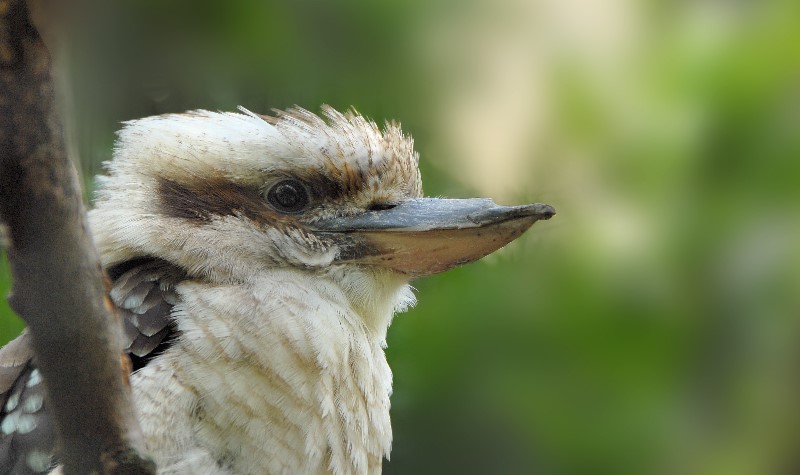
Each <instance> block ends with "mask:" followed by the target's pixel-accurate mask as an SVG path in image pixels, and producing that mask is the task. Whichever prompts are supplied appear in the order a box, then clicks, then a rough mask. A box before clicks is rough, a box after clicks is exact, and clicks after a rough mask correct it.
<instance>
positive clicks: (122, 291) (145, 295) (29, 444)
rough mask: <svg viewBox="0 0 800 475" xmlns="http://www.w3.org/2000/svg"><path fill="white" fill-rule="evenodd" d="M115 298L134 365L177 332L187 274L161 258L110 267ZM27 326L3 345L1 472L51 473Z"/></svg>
mask: <svg viewBox="0 0 800 475" xmlns="http://www.w3.org/2000/svg"><path fill="white" fill-rule="evenodd" d="M108 273H109V275H110V276H111V279H112V280H113V282H114V284H113V285H112V289H111V300H112V301H113V302H114V303H115V304H116V306H117V308H118V309H119V312H120V314H121V317H122V322H123V335H124V340H125V341H124V345H125V348H126V351H128V352H129V353H130V355H131V359H132V360H133V363H134V369H139V368H141V367H143V366H144V365H146V364H147V362H148V361H149V360H150V359H152V358H154V357H155V356H157V355H158V354H160V353H161V352H162V351H163V350H164V349H166V347H168V345H169V343H170V341H171V340H172V338H173V337H174V336H175V331H174V326H173V324H172V320H171V312H172V307H173V306H174V305H175V304H176V303H177V301H178V295H177V294H176V293H175V285H176V284H177V283H178V282H179V281H181V280H182V279H184V278H185V274H184V273H183V272H182V271H180V270H179V269H178V268H176V267H174V266H172V265H171V264H169V263H167V262H165V261H161V260H157V259H137V260H135V261H130V262H127V263H124V264H121V265H118V266H114V267H113V268H111V269H109V271H108ZM33 356H34V355H33V351H32V349H31V346H30V334H29V333H28V332H27V331H25V332H23V333H22V334H21V335H20V336H19V337H17V338H16V339H15V340H13V341H12V342H10V343H8V344H7V345H6V346H4V347H3V348H0V474H5V473H13V474H21V475H27V474H42V473H48V472H49V471H50V469H51V468H52V467H54V466H55V465H56V463H57V461H56V460H55V459H54V457H53V456H52V454H53V453H54V451H55V450H54V449H55V442H56V439H55V433H54V429H53V425H52V420H51V418H50V417H49V413H48V410H47V402H46V401H45V400H44V387H43V385H42V384H41V379H42V378H41V375H40V373H39V371H38V370H37V369H36V365H35V362H34V361H33Z"/></svg>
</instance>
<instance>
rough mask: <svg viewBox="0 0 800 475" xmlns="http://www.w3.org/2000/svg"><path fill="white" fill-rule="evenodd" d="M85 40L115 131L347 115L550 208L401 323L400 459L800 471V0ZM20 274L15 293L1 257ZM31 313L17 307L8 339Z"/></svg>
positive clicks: (104, 118) (547, 3)
mask: <svg viewBox="0 0 800 475" xmlns="http://www.w3.org/2000/svg"><path fill="white" fill-rule="evenodd" d="M83 15H84V16H85V21H84V22H83V24H82V26H81V28H79V29H78V30H77V31H76V32H75V33H74V34H73V36H74V38H73V43H72V44H71V46H69V47H66V46H64V45H62V47H63V48H64V50H65V51H66V52H67V57H68V58H69V61H67V64H68V70H69V74H68V76H69V77H70V78H71V87H72V89H73V96H72V97H73V99H72V102H71V107H72V110H73V113H74V116H75V120H74V131H73V135H74V137H75V149H76V150H77V151H78V152H79V153H78V155H79V160H80V164H79V166H80V169H81V171H82V174H83V176H84V178H85V185H86V188H87V190H88V192H89V193H90V190H91V189H92V179H91V177H92V176H94V175H95V174H97V173H100V172H102V169H101V167H100V163H101V162H102V161H103V160H105V159H107V158H108V157H109V153H110V150H111V147H112V142H113V138H114V135H113V132H114V130H115V129H117V128H118V127H119V123H120V121H123V120H127V119H133V118H137V117H142V116H146V115H151V114H158V113H164V112H176V111H183V110H187V109H194V108H207V109H222V110H232V109H233V108H235V107H236V106H237V105H238V104H242V105H244V106H246V107H247V108H249V109H251V110H253V111H258V112H268V111H269V110H270V109H271V108H273V107H275V108H285V107H288V106H291V105H293V104H299V105H302V106H304V107H307V108H310V109H312V110H318V107H319V105H320V104H322V103H329V104H332V105H334V106H335V107H337V108H347V107H349V106H351V105H352V106H355V107H356V108H357V109H358V110H359V111H360V112H362V113H364V114H366V115H368V116H370V117H372V118H374V119H375V120H376V121H378V122H383V121H384V120H387V119H398V120H399V121H401V122H402V123H403V125H404V128H405V129H406V130H407V131H408V132H409V133H411V134H412V135H413V136H414V137H415V139H416V144H417V148H418V150H419V152H420V154H421V157H422V165H421V166H422V170H423V176H424V181H425V186H426V191H427V193H428V194H429V195H446V196H451V197H468V196H490V197H493V198H495V200H496V201H499V202H503V203H508V204H514V203H523V202H533V201H539V202H546V203H550V204H552V205H554V206H555V207H556V208H557V210H558V215H557V216H556V217H555V218H553V219H552V220H551V221H549V222H543V223H539V224H537V225H535V226H534V228H533V229H532V230H531V231H530V232H529V233H528V234H526V235H525V236H524V237H523V238H522V239H520V240H519V241H517V242H515V243H513V244H511V245H509V246H508V247H507V248H505V249H504V250H502V251H501V252H499V253H497V254H496V255H494V256H491V257H490V258H487V259H484V260H483V261H481V262H479V263H476V264H472V265H469V266H467V267H464V268H461V269H457V270H454V271H451V272H449V273H447V274H444V275H440V276H435V277H431V278H428V279H425V280H422V281H419V282H417V283H416V284H415V286H416V288H417V289H418V292H417V295H418V297H419V304H418V305H417V307H416V308H415V309H413V310H411V311H410V312H408V313H407V314H403V315H400V316H398V317H397V318H396V319H395V322H394V324H393V326H392V328H391V330H390V335H389V349H388V356H389V359H390V363H391V365H392V368H393V370H394V377H395V392H394V395H393V399H392V417H393V421H394V430H395V443H394V451H393V454H392V459H391V462H387V463H386V465H385V472H386V473H390V474H397V473H399V474H444V473H464V474H466V473H475V474H490V473H491V474H495V473H496V474H501V473H508V474H557V475H558V474H619V475H622V474H631V475H634V474H637V475H638V474H656V475H658V474H710V475H717V474H719V475H723V474H724V475H740V474H741V475H746V474H747V475H750V474H752V475H763V474H787V475H788V474H794V473H799V472H800V410H799V409H800V3H798V2H797V1H795V0H785V1H782V0H765V1H744V0H694V1H670V0H649V1H635V0H606V1H603V2H597V1H593V0H389V1H383V2H370V1H367V0H340V1H338V2H321V1H320V2H318V1H310V0H295V1H293V2H265V1H244V0H234V1H227V2H211V1H196V0H195V1H189V0H177V1H171V2H160V1H156V0H138V1H133V0H125V1H117V2H107V4H101V5H95V6H93V7H91V8H90V9H89V10H87V11H86V12H85V13H84V14H83ZM2 264H3V265H2V268H0V292H1V293H2V294H6V293H7V291H8V288H9V287H10V282H9V275H8V268H7V264H6V262H5V260H3V262H2ZM20 328H21V324H20V323H19V320H17V319H16V317H15V316H13V315H12V313H11V312H10V310H9V309H8V307H7V305H6V303H5V302H4V301H3V302H0V342H2V341H6V340H8V339H11V338H13V337H14V336H15V335H16V334H17V333H18V332H19V330H20Z"/></svg>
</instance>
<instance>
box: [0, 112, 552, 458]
mask: <svg viewBox="0 0 800 475" xmlns="http://www.w3.org/2000/svg"><path fill="white" fill-rule="evenodd" d="M323 112H324V113H323V114H322V117H320V116H317V115H315V114H313V113H311V112H308V111H306V110H303V109H300V108H294V109H290V110H288V111H285V112H278V113H276V115H275V116H261V115H257V114H253V113H251V112H249V111H247V110H245V109H241V113H217V112H207V111H195V112H188V113H185V114H171V115H163V116H157V117H150V118H145V119H141V120H136V121H133V122H129V123H128V124H127V125H126V126H125V127H124V128H123V130H122V131H121V132H120V133H119V138H118V142H117V144H116V149H115V152H114V156H113V159H112V160H111V161H110V162H108V163H107V171H108V175H107V176H104V177H100V178H99V179H98V191H97V194H96V201H95V208H94V209H93V210H92V211H90V213H89V216H90V222H91V230H92V233H93V235H94V239H95V241H96V244H97V247H98V249H99V251H100V253H101V256H102V264H103V266H104V268H105V269H106V271H107V272H108V275H109V276H110V278H111V280H112V281H113V287H112V290H111V298H112V300H113V301H114V303H115V304H116V305H117V306H118V308H119V310H120V313H121V315H122V317H123V318H122V320H123V323H124V328H123V330H124V335H125V345H126V348H127V352H128V353H129V354H130V356H131V359H132V361H133V366H134V370H135V371H134V372H133V374H132V375H131V377H130V382H131V386H132V391H133V401H134V404H135V406H136V413H137V416H138V418H139V421H140V423H141V426H142V430H143V432H144V435H145V440H146V448H147V451H148V453H149V455H150V456H151V457H153V459H154V460H155V461H156V463H157V465H158V467H159V473H161V474H273V473H275V474H277V473H283V474H301V473H303V474H306V473H333V474H364V473H379V472H380V471H381V464H382V460H383V458H384V457H388V455H389V451H390V446H391V442H392V429H391V425H390V421H389V396H390V393H391V389H392V374H391V371H390V370H389V366H388V365H387V362H386V357H385V355H384V348H385V346H386V332H387V329H388V326H389V324H390V322H391V320H392V316H393V315H394V314H395V313H396V312H401V311H403V310H405V309H406V308H408V307H409V306H410V305H413V303H414V295H413V294H412V292H411V288H410V286H409V281H411V280H413V279H416V278H419V277H423V276H426V275H430V274H434V273H437V272H442V271H445V270H448V269H451V268H453V267H456V266H459V265H461V264H465V263H468V262H471V261H474V260H476V259H478V258H480V257H482V256H485V255H486V254H489V253H490V252H492V251H494V250H496V249H498V248H500V247H502V246H504V245H505V244H507V243H508V242H510V241H511V240H513V239H515V238H516V237H518V236H519V235H520V234H521V233H522V232H524V231H525V230H526V229H528V228H529V227H530V226H531V225H532V224H533V223H534V222H535V221H537V220H539V219H548V218H550V217H551V216H552V215H553V214H554V213H555V211H554V210H553V208H552V207H550V206H547V205H542V204H531V205H524V206H512V207H505V206H498V205H496V204H494V203H493V202H492V201H491V200H488V199H465V200H449V199H438V198H422V182H421V179H420V172H419V168H418V155H417V153H416V152H415V151H414V148H413V142H412V140H411V138H410V137H408V136H407V135H404V134H403V132H402V131H401V130H400V128H399V126H398V125H396V124H391V123H390V124H387V125H386V126H385V127H384V128H383V129H381V128H379V127H378V126H376V124H375V123H374V122H372V121H369V120H367V119H365V118H364V117H362V116H360V115H358V114H357V113H355V112H352V113H347V114H342V113H339V112H337V111H335V110H334V109H332V108H329V107H325V108H324V109H323ZM27 339H28V334H26V333H23V335H22V336H20V337H19V338H17V340H14V341H13V342H11V343H9V345H7V346H6V347H5V348H4V349H3V350H2V351H0V417H1V418H2V419H1V420H0V473H15V474H16V473H47V472H48V471H49V470H50V469H52V468H53V467H54V466H56V465H57V463H58V460H57V455H53V452H54V447H55V438H54V435H53V428H52V423H51V422H50V421H49V418H48V414H47V413H48V408H47V402H46V401H45V400H44V397H43V394H44V393H43V389H42V378H41V375H40V373H39V371H38V370H37V369H36V366H35V360H32V353H31V350H30V349H29V347H28V341H27ZM45 384H46V382H45Z"/></svg>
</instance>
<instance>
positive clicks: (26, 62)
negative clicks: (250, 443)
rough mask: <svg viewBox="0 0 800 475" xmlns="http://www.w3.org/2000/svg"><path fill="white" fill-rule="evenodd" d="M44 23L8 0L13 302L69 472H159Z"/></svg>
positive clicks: (1, 9) (3, 200)
mask: <svg viewBox="0 0 800 475" xmlns="http://www.w3.org/2000/svg"><path fill="white" fill-rule="evenodd" d="M37 6H39V8H37V16H38V15H39V14H40V13H41V5H39V4H37ZM51 18H52V17H51ZM37 24H38V25H39V26H40V27H43V28H44V27H47V28H50V25H49V24H48V23H41V22H40V23H37ZM33 25H34V23H33V21H32V20H31V18H30V10H29V8H28V5H26V3H25V2H24V1H23V0H0V219H2V221H3V223H4V224H5V226H6V227H7V229H6V231H7V237H8V242H7V245H8V249H7V252H8V257H9V261H10V264H11V272H12V275H13V278H14V290H13V295H12V297H10V298H9V301H10V302H11V305H12V307H13V308H14V309H15V310H16V311H17V313H19V315H20V316H21V317H22V318H23V319H24V320H25V321H26V323H27V324H28V326H29V328H30V332H31V335H32V340H33V349H34V352H35V355H36V356H35V359H36V363H37V365H38V367H39V369H40V370H41V372H42V374H43V375H44V380H45V385H46V388H47V392H48V402H49V407H50V408H51V410H52V416H53V417H54V420H55V425H56V428H57V432H58V434H59V437H60V448H61V452H60V459H61V461H62V463H63V467H64V472H65V473H68V474H69V473H76V474H77V473H80V474H85V473H91V472H95V473H96V472H100V473H143V474H144V473H154V466H153V464H152V463H151V462H149V461H147V460H145V459H143V458H142V457H141V456H139V455H138V454H139V450H140V449H141V448H142V446H143V444H142V437H141V433H140V430H139V427H138V423H137V421H136V419H135V416H134V414H133V410H132V406H131V403H130V388H129V386H128V382H127V370H128V368H127V367H126V365H127V364H129V363H127V357H125V356H123V353H122V348H121V341H120V338H119V335H118V327H117V325H118V322H117V321H115V320H113V319H112V316H111V315H112V308H113V307H112V305H111V303H110V301H109V300H108V297H107V286H104V282H103V277H102V275H103V272H102V269H101V268H100V265H99V259H98V255H97V251H96V250H95V249H94V246H93V243H92V239H91V236H90V234H89V231H88V226H87V219H86V211H85V210H84V208H83V203H82V200H81V193H80V188H79V184H78V178H77V174H76V172H75V169H74V167H73V166H72V164H71V162H70V161H69V159H68V157H67V151H66V150H67V148H66V145H65V140H64V127H63V124H62V122H61V120H60V118H59V115H58V111H57V106H56V100H55V86H54V81H53V75H52V71H51V69H52V66H51V64H52V63H51V57H50V54H49V53H48V50H47V48H46V47H45V44H44V43H43V41H42V39H41V36H40V34H39V32H37V30H36V28H35V27H34V26H33ZM42 33H43V35H45V36H47V37H48V40H50V39H51V38H52V35H53V32H52V31H49V32H48V31H43V32H42Z"/></svg>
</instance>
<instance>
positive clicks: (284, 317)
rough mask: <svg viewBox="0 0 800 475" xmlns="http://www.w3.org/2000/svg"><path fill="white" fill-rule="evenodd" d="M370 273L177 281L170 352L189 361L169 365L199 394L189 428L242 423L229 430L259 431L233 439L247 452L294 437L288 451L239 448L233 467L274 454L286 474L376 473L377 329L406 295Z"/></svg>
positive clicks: (383, 432)
mask: <svg viewBox="0 0 800 475" xmlns="http://www.w3.org/2000/svg"><path fill="white" fill-rule="evenodd" d="M382 277H386V276H382ZM370 279H373V281H372V282H370ZM376 280H377V279H375V275H374V274H372V273H371V272H370V271H359V270H357V269H331V270H330V271H329V272H328V273H326V274H324V275H320V274H312V273H310V272H306V271H296V270H276V271H272V272H268V273H264V274H263V275H261V276H259V277H258V278H255V279H253V280H251V281H249V282H247V283H245V284H244V285H242V284H238V285H225V284H211V283H200V282H196V281H195V282H185V283H183V284H181V285H180V286H179V288H178V291H179V293H180V294H181V297H182V300H183V304H182V307H183V308H181V309H179V311H178V313H177V315H178V316H179V318H178V327H179V328H178V329H179V330H180V331H181V333H182V335H183V336H182V338H181V341H180V343H179V345H181V346H182V347H183V349H184V350H185V351H180V352H177V353H179V354H181V355H185V356H183V358H187V359H191V361H184V362H182V363H181V364H180V366H181V367H183V368H184V371H185V372H186V373H185V374H186V381H185V383H186V384H187V385H188V386H190V387H192V388H193V391H194V392H195V393H196V394H198V395H199V396H200V399H201V400H202V401H203V413H204V414H206V416H205V418H204V419H203V420H202V421H200V422H199V424H211V425H213V426H215V427H236V426H237V425H242V424H243V425H244V426H243V427H242V430H241V431H239V432H240V433H242V434H245V433H247V434H252V433H258V434H262V436H263V437H261V438H259V440H253V441H250V440H247V439H243V440H242V441H239V442H240V443H241V444H242V445H241V446H242V447H246V446H248V445H254V447H262V448H261V450H260V451H254V452H255V453H263V452H264V449H263V447H284V446H285V444H283V443H282V441H285V440H286V439H287V438H289V439H291V440H298V441H303V442H302V443H301V444H300V445H301V447H299V449H300V450H301V452H300V453H299V454H295V453H282V452H280V453H272V454H271V455H269V456H266V455H265V456H263V457H261V456H257V457H256V456H253V457H251V456H250V455H247V454H246V453H245V452H247V451H244V452H242V455H240V456H239V458H238V459H237V460H236V462H235V463H234V465H236V466H237V467H238V468H239V469H241V471H242V472H255V473H258V472H259V471H263V470H262V468H263V466H262V465H261V464H263V463H266V460H268V459H270V458H272V459H273V460H274V458H275V457H281V458H284V459H285V460H283V462H282V463H283V464H284V466H285V467H292V471H293V472H298V473H299V472H309V473H316V472H327V471H330V472H333V473H377V472H379V471H380V466H381V461H382V459H383V457H384V456H387V455H388V453H389V449H390V447H391V440H392V432H391V424H390V420H389V394H390V392H391V371H390V369H389V366H388V364H387V362H386V357H385V355H384V352H383V346H384V341H385V335H386V327H387V326H388V324H389V321H390V319H391V314H392V312H393V311H394V310H395V309H396V308H397V307H398V306H399V304H398V302H400V301H401V300H404V301H406V304H407V303H408V302H407V301H408V299H409V297H408V293H409V291H408V290H407V285H405V284H404V283H402V282H401V281H399V280H398V281H396V282H394V283H393V282H390V281H385V280H384V281H380V280H378V281H376ZM219 329H225V331H219ZM208 335H214V339H215V341H211V342H209V341H208ZM242 381H246V385H242ZM262 406H263V407H262ZM254 416H255V417H254ZM206 432H207V431H205V430H204V429H203V428H201V430H200V431H199V433H200V434H204V433H206ZM209 433H211V432H209ZM204 443H208V444H209V445H212V444H214V443H215V442H214V441H213V440H209V441H206V442H204ZM247 453H249V452H247ZM295 469H296V470H295Z"/></svg>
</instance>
